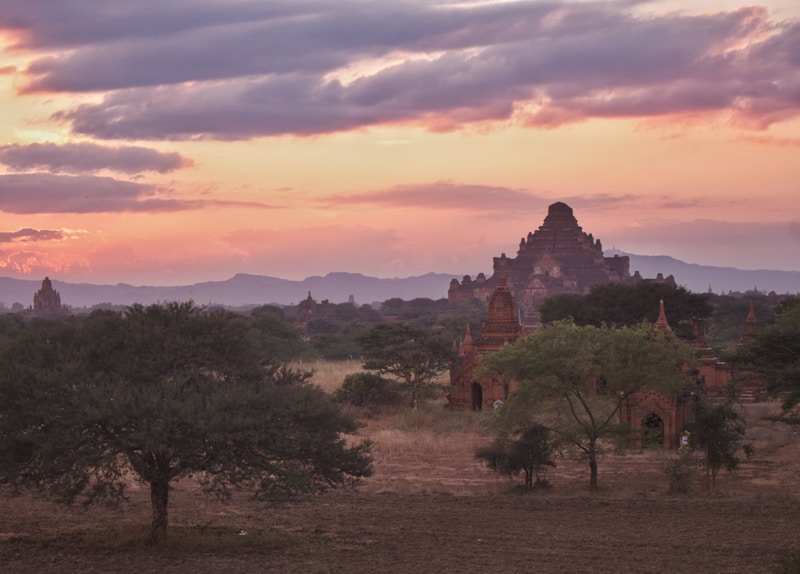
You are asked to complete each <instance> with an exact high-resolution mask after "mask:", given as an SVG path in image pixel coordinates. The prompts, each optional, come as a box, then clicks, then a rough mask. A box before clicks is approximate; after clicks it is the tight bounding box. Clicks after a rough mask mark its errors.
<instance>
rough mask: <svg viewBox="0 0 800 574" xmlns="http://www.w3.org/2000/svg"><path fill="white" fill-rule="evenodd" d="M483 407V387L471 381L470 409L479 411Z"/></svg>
mask: <svg viewBox="0 0 800 574" xmlns="http://www.w3.org/2000/svg"><path fill="white" fill-rule="evenodd" d="M482 409H483V387H481V385H480V383H472V410H473V411H480V410H482Z"/></svg>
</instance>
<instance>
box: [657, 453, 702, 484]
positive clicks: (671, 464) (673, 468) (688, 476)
mask: <svg viewBox="0 0 800 574" xmlns="http://www.w3.org/2000/svg"><path fill="white" fill-rule="evenodd" d="M694 467H695V463H694V461H692V459H691V457H690V455H689V454H688V453H679V454H678V457H677V458H673V459H672V460H669V461H668V462H667V463H666V464H664V474H666V475H667V478H668V479H669V492H670V494H689V493H690V492H691V490H692V477H693V476H694Z"/></svg>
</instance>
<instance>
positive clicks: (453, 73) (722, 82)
mask: <svg viewBox="0 0 800 574" xmlns="http://www.w3.org/2000/svg"><path fill="white" fill-rule="evenodd" d="M45 4H46V5H47V6H44V5H45ZM631 4H634V5H635V6H631ZM1 12H2V13H0V106H2V111H3V113H2V114H0V276H7V277H17V278H33V279H41V278H42V277H44V276H46V275H49V276H51V277H55V278H58V279H60V280H63V281H71V282H91V283H117V282H126V283H132V284H149V285H165V284H186V283H192V282H199V281H208V280H222V279H226V278H228V277H230V276H232V275H234V274H235V273H238V272H245V273H253V274H259V275H271V276H276V277H283V278H289V279H301V278H304V277H307V276H310V275H324V274H326V273H328V272H331V271H350V272H360V273H364V274H366V275H372V276H377V277H393V276H401V277H405V276H411V275H420V274H423V273H426V272H429V271H437V272H443V273H452V274H453V275H454V276H461V275H463V274H467V273H469V274H473V275H474V274H476V273H478V272H489V271H490V270H491V262H492V256H496V255H499V254H500V253H501V252H506V253H508V254H509V255H514V254H515V253H516V248H517V246H518V244H519V240H520V238H521V237H522V236H524V235H527V233H528V232H529V231H534V230H535V229H536V228H537V227H538V226H539V225H540V224H541V222H542V220H543V219H544V217H545V215H546V213H547V206H548V205H549V204H551V203H553V202H555V201H564V202H566V203H568V204H569V205H570V206H571V207H572V208H573V210H574V213H575V216H576V217H577V218H578V221H579V223H580V224H581V226H582V227H583V229H584V231H586V232H591V233H593V234H594V236H595V237H596V238H600V239H601V240H602V242H603V245H604V247H606V248H607V249H608V248H612V247H614V248H617V249H620V250H623V251H626V252H630V253H635V254H641V255H662V254H664V255H671V256H673V257H676V258H678V259H682V260H684V261H687V262H690V263H699V264H705V265H718V266H733V267H739V268H743V269H783V270H800V95H799V94H800V6H798V5H797V3H796V2H795V1H794V0H791V1H789V0H774V1H766V2H762V3H761V5H758V6H754V5H747V4H742V3H740V2H736V1H733V0H696V1H694V0H693V1H691V2H690V1H689V0H685V1H683V0H663V1H655V2H641V3H628V2H616V1H613V0H608V1H605V2H604V1H597V2H593V1H590V2H586V1H556V2H551V3H542V2H539V1H536V0H519V1H507V2H470V3H463V2H459V3H456V2H447V1H446V0H411V1H403V2H399V3H395V2H392V3H389V2H384V1H382V0H373V1H371V2H366V3H364V2H362V1H360V0H359V1H356V0H332V1H331V2H327V3H322V4H320V3H316V2H306V1H304V0H277V1H275V2H268V3H265V2H261V1H258V0H244V1H242V2H237V3H224V2H208V3H197V2H194V1H190V0H175V1H171V2H165V3H150V2H136V3H131V2H123V1H122V0H90V1H87V2H81V3H69V2H50V1H45V0H42V2H38V1H37V2H31V1H30V0H7V1H5V2H4V9H3V10H2V11H1ZM188 15H191V16H192V17H191V18H189V17H187V16H188ZM154 22H156V23H157V25H153V23H154Z"/></svg>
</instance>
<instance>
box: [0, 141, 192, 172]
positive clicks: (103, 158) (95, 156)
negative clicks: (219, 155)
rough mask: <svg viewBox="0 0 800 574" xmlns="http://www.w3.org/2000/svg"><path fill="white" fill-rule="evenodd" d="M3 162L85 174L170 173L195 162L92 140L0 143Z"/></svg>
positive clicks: (21, 167) (0, 161)
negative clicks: (66, 142)
mask: <svg viewBox="0 0 800 574" xmlns="http://www.w3.org/2000/svg"><path fill="white" fill-rule="evenodd" d="M0 164H5V165H7V166H8V167H10V168H12V169H14V170H17V171H27V170H31V169H45V170H47V171H49V172H51V173H60V172H66V173H85V172H92V171H98V170H102V169H108V170H111V171H117V172H121V173H129V174H136V173H141V172H143V171H156V172H158V173H168V172H171V171H175V170H176V169H180V168H182V167H187V166H190V165H192V162H191V161H190V160H187V159H186V158H184V157H182V156H181V155H180V154H178V153H162V152H159V151H156V150H154V149H149V148H145V147H138V146H123V147H116V148H112V147H105V146H101V145H97V144H92V143H72V144H62V145H58V144H54V143H41V144H40V143H34V144H29V145H19V144H13V145H5V146H0Z"/></svg>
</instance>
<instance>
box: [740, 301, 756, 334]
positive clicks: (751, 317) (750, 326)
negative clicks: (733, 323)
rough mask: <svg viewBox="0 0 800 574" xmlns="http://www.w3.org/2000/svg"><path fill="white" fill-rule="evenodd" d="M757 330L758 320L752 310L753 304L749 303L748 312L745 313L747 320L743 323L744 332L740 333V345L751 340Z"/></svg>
mask: <svg viewBox="0 0 800 574" xmlns="http://www.w3.org/2000/svg"><path fill="white" fill-rule="evenodd" d="M757 330H758V320H757V319H756V311H755V309H754V308H753V302H752V301H750V310H749V311H747V319H745V321H744V332H743V333H742V343H746V342H747V341H749V340H750V339H752V338H753V335H755V334H756V331H757Z"/></svg>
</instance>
